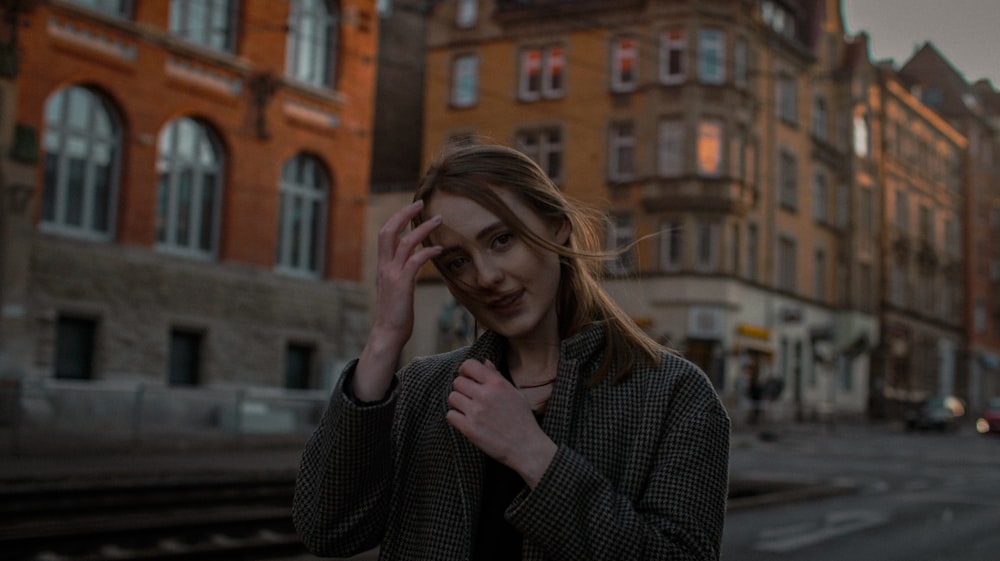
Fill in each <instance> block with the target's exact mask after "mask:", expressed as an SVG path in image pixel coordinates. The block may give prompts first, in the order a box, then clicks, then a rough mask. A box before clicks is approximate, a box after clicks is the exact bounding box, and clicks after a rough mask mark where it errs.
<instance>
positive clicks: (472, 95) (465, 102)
mask: <svg viewBox="0 0 1000 561" xmlns="http://www.w3.org/2000/svg"><path fill="white" fill-rule="evenodd" d="M463 63H471V67H468V68H467V67H465V65H464V64H463ZM470 76H471V78H470ZM469 80H471V84H470V83H469ZM470 88H471V91H467V89H470ZM449 97H450V104H451V107H453V108H455V109H467V108H469V107H475V106H476V105H478V104H479V55H478V54H476V53H462V54H458V55H456V56H455V58H453V59H452V62H451V92H450V96H449Z"/></svg>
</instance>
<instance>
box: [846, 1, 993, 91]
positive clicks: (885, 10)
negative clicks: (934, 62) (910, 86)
mask: <svg viewBox="0 0 1000 561" xmlns="http://www.w3.org/2000/svg"><path fill="white" fill-rule="evenodd" d="M843 3H844V25H845V27H846V28H847V32H848V33H849V34H855V33H860V32H861V31H867V32H868V35H869V37H870V38H871V43H870V44H871V56H872V59H873V60H882V59H887V58H889V59H893V60H895V63H896V68H899V67H900V66H902V65H903V63H905V62H906V61H907V60H908V59H909V58H910V55H912V54H913V51H914V49H915V48H916V47H919V46H920V45H923V43H924V42H926V41H930V42H932V43H934V45H935V46H936V47H937V49H938V51H940V52H941V54H943V55H944V56H945V58H947V59H948V60H949V61H950V62H951V64H952V66H954V67H955V69H956V70H958V71H959V72H961V73H963V74H964V75H965V78H966V80H968V82H969V83H974V82H975V81H976V80H979V79H980V78H987V79H989V80H991V81H992V82H993V86H994V87H995V88H998V89H1000V0H843Z"/></svg>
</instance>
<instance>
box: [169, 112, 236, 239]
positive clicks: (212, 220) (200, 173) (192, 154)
mask: <svg viewBox="0 0 1000 561" xmlns="http://www.w3.org/2000/svg"><path fill="white" fill-rule="evenodd" d="M185 128H187V129H189V130H191V131H192V132H193V136H190V137H188V138H189V139H190V141H191V143H192V146H191V147H190V148H189V149H184V148H179V147H178V143H180V142H182V139H181V136H182V135H184V134H187V133H185V131H184V129H185ZM157 150H158V159H157V170H158V172H159V180H158V181H157V193H158V194H157V210H156V217H157V226H158V227H157V232H156V248H157V249H159V250H162V251H165V252H169V253H175V254H179V255H185V256H189V257H201V258H210V257H212V256H213V255H214V254H215V252H216V248H217V247H218V240H219V217H220V216H221V213H222V209H221V206H222V193H223V180H224V173H223V172H224V165H223V155H222V151H221V145H220V144H219V142H218V141H217V140H216V139H215V135H214V134H213V133H212V131H211V130H210V129H209V127H208V126H207V125H206V124H205V123H203V122H201V121H198V120H195V119H192V118H190V117H181V118H178V119H175V120H173V121H171V122H169V123H167V124H166V125H165V126H164V127H163V129H162V131H161V132H160V138H159V142H158V143H157ZM185 152H187V153H185ZM185 174H189V177H190V178H191V183H190V189H191V195H190V206H189V208H188V209H187V212H185V203H184V201H183V200H181V193H182V191H183V190H184V186H183V180H184V177H185ZM208 177H212V178H214V184H207V178H208ZM206 190H209V191H210V193H208V194H207V195H206ZM206 198H210V202H211V206H212V208H211V209H209V210H206V209H205V208H204V202H205V199H206ZM206 213H207V214H206ZM206 222H207V228H208V231H205V230H204V229H203V228H204V227H205V226H206ZM185 223H186V224H188V232H189V234H188V238H189V239H188V240H187V241H184V240H178V235H179V232H180V230H179V229H180V225H181V224H185ZM206 241H207V243H206ZM206 246H207V247H206Z"/></svg>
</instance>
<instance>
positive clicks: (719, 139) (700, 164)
mask: <svg viewBox="0 0 1000 561" xmlns="http://www.w3.org/2000/svg"><path fill="white" fill-rule="evenodd" d="M710 128H715V132H716V134H714V135H713V134H710V131H709V129H710ZM712 136H714V137H715V138H714V146H715V150H714V151H713V150H710V148H711V145H710V142H712V140H710V138H711V137H712ZM695 152H696V153H695V167H696V169H697V170H698V175H699V176H701V177H722V176H723V175H724V173H725V169H726V166H725V159H726V158H725V156H726V123H725V121H724V120H722V119H719V118H715V117H703V118H702V119H700V120H699V121H698V136H697V140H696V148H695ZM710 158H714V162H715V166H714V170H713V169H711V168H710V167H709V166H706V165H704V164H705V162H706V161H707V159H710Z"/></svg>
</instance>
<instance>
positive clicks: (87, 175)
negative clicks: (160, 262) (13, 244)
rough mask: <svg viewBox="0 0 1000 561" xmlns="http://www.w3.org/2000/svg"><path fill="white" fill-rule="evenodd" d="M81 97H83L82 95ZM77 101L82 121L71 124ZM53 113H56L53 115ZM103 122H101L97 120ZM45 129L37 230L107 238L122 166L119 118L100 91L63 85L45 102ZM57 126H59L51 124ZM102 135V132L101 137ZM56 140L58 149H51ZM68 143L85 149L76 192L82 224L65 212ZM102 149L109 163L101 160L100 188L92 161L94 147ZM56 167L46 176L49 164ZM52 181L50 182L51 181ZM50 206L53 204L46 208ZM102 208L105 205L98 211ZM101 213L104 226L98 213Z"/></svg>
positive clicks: (112, 229) (111, 234)
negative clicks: (82, 112)
mask: <svg viewBox="0 0 1000 561" xmlns="http://www.w3.org/2000/svg"><path fill="white" fill-rule="evenodd" d="M80 96H83V97H82V98H81V97H80ZM80 102H83V103H84V104H85V111H86V116H85V117H84V119H85V122H80V123H74V121H75V120H76V119H74V115H73V114H72V113H71V112H72V111H73V109H74V107H76V106H78V104H79V103H80ZM53 112H58V113H59V116H58V117H57V118H56V119H52V118H51V117H53V115H52V114H53ZM102 121H103V122H104V124H103V125H102V124H100V123H101V122H102ZM44 122H45V130H44V133H43V140H42V146H43V149H44V154H45V160H44V162H43V164H42V165H43V170H44V171H43V186H42V189H43V191H42V208H41V212H40V220H39V229H41V230H42V231H45V232H51V233H58V234H62V235H68V236H72V237H77V238H81V239H88V240H92V241H109V240H111V239H113V237H114V234H115V226H116V224H117V210H118V204H117V203H118V193H119V189H120V176H121V165H122V139H123V138H124V135H123V131H122V126H121V119H120V117H119V115H118V113H117V112H116V111H114V109H113V108H112V106H111V104H110V103H109V102H108V100H107V99H106V98H105V97H104V96H103V95H101V94H100V93H99V92H97V91H95V90H93V89H91V88H88V87H85V86H80V85H71V86H67V87H65V88H62V89H60V90H58V91H56V92H54V93H53V94H52V95H50V96H49V98H48V99H47V100H46V102H45V108H44ZM53 124H57V125H58V126H53ZM101 128H106V129H107V132H108V134H107V135H100V133H99V132H98V131H99V130H100V129H101ZM99 135H100V136H99ZM53 143H55V145H56V146H58V150H53V149H52V145H53ZM72 146H81V147H82V148H83V150H84V151H85V158H83V160H82V164H83V169H82V170H81V171H80V172H79V173H81V174H82V175H83V177H82V178H80V179H81V180H82V185H81V186H80V187H81V189H82V191H83V192H82V193H80V194H79V197H80V199H81V201H82V202H81V204H80V205H79V206H78V207H77V208H79V209H80V217H79V219H80V224H79V225H76V224H73V223H72V221H73V219H72V217H71V216H70V215H69V213H70V212H72V211H73V210H74V209H72V208H70V207H71V206H73V205H72V201H73V198H74V194H73V190H74V186H73V185H71V183H73V175H74V172H73V171H72V170H71V167H72V166H73V164H74V162H73V159H74V158H73V157H72V154H71V153H70V152H71V151H72ZM102 148H103V149H104V150H106V151H107V152H108V161H107V162H106V163H104V164H103V167H106V168H107V169H106V172H104V173H103V175H104V179H105V181H104V182H106V185H105V186H103V187H102V186H101V185H100V183H102V181H101V175H102V172H101V170H100V167H102V165H101V163H100V162H96V163H95V161H94V160H95V151H98V150H100V149H102ZM53 163H54V166H55V168H56V169H55V170H54V173H52V174H50V171H49V167H50V164H53ZM50 182H51V183H50ZM50 205H51V207H50ZM100 207H104V208H103V210H100ZM50 208H51V211H50ZM102 214H103V222H104V223H105V224H104V225H103V227H102V226H101V225H100V224H99V222H101V215H102Z"/></svg>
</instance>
